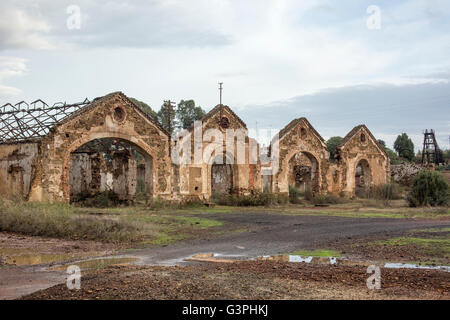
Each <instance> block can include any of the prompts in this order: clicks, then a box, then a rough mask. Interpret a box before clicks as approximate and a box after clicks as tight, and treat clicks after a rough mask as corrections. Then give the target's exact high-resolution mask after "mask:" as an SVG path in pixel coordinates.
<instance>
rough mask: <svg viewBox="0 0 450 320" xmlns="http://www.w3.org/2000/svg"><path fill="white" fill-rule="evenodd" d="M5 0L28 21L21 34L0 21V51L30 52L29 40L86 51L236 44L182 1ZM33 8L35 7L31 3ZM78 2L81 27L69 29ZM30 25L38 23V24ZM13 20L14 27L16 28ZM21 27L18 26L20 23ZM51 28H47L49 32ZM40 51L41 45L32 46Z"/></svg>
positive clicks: (5, 4)
mask: <svg viewBox="0 0 450 320" xmlns="http://www.w3.org/2000/svg"><path fill="white" fill-rule="evenodd" d="M26 2H27V1H25V2H24V3H21V5H18V4H17V2H12V1H5V2H3V3H2V5H1V9H2V11H3V12H4V13H5V14H6V15H9V14H10V13H12V12H16V13H17V12H20V13H19V15H23V16H27V17H29V19H26V21H28V22H27V23H26V24H25V27H24V28H22V29H23V32H21V33H19V34H18V33H17V30H18V29H17V26H16V27H14V26H13V27H12V28H11V27H8V26H7V25H2V24H1V23H0V35H1V36H2V39H16V40H17V41H16V43H11V41H1V40H0V49H13V48H20V47H22V48H29V47H30V41H29V40H30V39H31V40H33V41H34V42H36V43H38V44H40V47H45V46H43V45H42V43H44V44H45V43H48V42H51V43H52V44H53V45H54V46H56V47H63V46H65V45H75V46H83V47H132V48H152V47H180V46H186V47H205V46H223V45H228V44H230V43H232V42H233V39H232V37H230V36H229V35H227V34H224V33H222V32H220V31H219V30H217V29H216V28H215V25H214V23H213V21H211V19H209V20H207V19H205V16H204V15H207V14H208V12H202V10H201V9H202V7H201V6H200V7H199V8H197V9H198V10H188V12H186V7H184V8H183V7H182V5H181V4H182V3H183V2H178V3H175V4H174V5H167V3H165V2H164V1H143V0H135V1H130V0H128V1H125V0H123V1H107V0H100V1H95V2H93V1H87V0H81V1H77V2H76V3H74V2H73V1H71V0H70V1H69V0H63V1H57V2H56V1H48V0H40V1H28V5H25V3H26ZM31 4H34V5H31ZM72 4H76V5H78V6H79V7H80V10H81V28H80V29H79V30H78V29H73V30H69V29H68V28H67V27H66V21H67V18H68V17H69V14H68V13H67V12H66V9H67V7H68V6H69V5H72ZM29 21H35V23H34V25H33V24H30V23H29ZM16 22H17V21H14V20H12V21H11V23H12V24H14V23H15V24H17V23H16ZM19 26H20V25H19ZM47 26H49V28H47ZM31 47H32V48H36V47H38V46H37V45H35V46H31Z"/></svg>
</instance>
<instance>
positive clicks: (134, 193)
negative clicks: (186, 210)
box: [69, 138, 153, 203]
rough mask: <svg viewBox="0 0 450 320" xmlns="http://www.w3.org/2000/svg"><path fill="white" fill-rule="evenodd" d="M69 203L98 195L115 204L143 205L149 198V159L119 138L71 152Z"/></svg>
mask: <svg viewBox="0 0 450 320" xmlns="http://www.w3.org/2000/svg"><path fill="white" fill-rule="evenodd" d="M69 194H70V202H78V201H84V200H86V199H89V198H93V197H97V196H99V195H102V197H103V198H105V197H110V198H111V199H112V200H113V201H115V202H117V203H135V202H136V201H138V202H147V201H148V200H151V198H152V194H153V159H152V157H151V156H150V155H149V154H147V153H146V152H145V151H144V150H142V148H140V147H139V146H137V145H135V144H134V143H132V142H130V141H127V140H124V139H119V138H100V139H94V140H91V141H89V142H87V143H85V144H83V145H82V146H80V147H78V148H77V149H76V150H74V151H73V152H71V154H70V161H69Z"/></svg>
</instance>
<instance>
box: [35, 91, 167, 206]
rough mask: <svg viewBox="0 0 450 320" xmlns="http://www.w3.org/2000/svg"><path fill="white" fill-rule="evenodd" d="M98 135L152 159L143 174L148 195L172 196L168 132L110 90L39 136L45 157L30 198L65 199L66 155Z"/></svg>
mask: <svg viewBox="0 0 450 320" xmlns="http://www.w3.org/2000/svg"><path fill="white" fill-rule="evenodd" d="M117 108H120V110H121V112H117ZM101 138H119V139H123V140H126V141H128V142H130V143H132V144H134V145H136V146H138V147H139V148H140V149H142V150H143V151H144V152H145V153H146V154H148V155H149V156H150V157H151V159H152V160H151V161H153V163H152V166H151V168H153V172H152V174H146V176H148V178H151V179H153V181H152V182H151V183H150V185H151V186H153V187H152V196H161V197H165V198H171V197H172V196H173V194H172V191H171V176H172V170H171V162H170V158H169V136H168V134H167V133H166V132H165V131H163V129H161V128H160V127H158V125H157V124H155V122H154V121H152V120H150V119H149V118H148V117H147V116H146V115H145V114H144V113H143V112H141V111H140V110H139V109H138V108H137V107H136V106H134V105H133V104H132V103H131V102H130V101H129V100H128V99H127V98H126V96H125V95H123V94H122V93H114V94H110V95H107V96H105V97H102V98H100V99H97V100H94V102H93V103H92V104H91V105H90V106H88V107H85V108H84V109H82V110H80V112H76V113H75V114H73V115H72V116H70V117H69V118H68V119H66V120H65V121H63V122H62V123H60V124H59V125H57V126H56V127H54V128H53V129H52V131H51V133H50V134H49V135H48V136H46V137H44V138H42V140H41V145H42V148H41V152H42V154H41V157H42V158H45V159H47V160H46V161H45V162H42V168H41V169H42V174H41V176H40V178H41V179H40V181H39V182H38V183H37V184H36V186H35V187H33V188H32V191H31V194H32V199H34V200H40V201H41V200H44V201H66V202H68V201H69V200H70V191H69V189H70V188H69V168H70V154H71V153H72V152H73V151H75V150H76V149H78V148H79V147H80V146H82V145H84V144H85V143H87V142H89V141H92V140H94V139H101ZM107 178H108V177H103V178H102V179H107Z"/></svg>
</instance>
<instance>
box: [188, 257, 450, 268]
mask: <svg viewBox="0 0 450 320" xmlns="http://www.w3.org/2000/svg"><path fill="white" fill-rule="evenodd" d="M184 260H186V261H197V262H216V263H235V262H238V261H243V260H267V261H281V262H291V263H308V264H317V265H327V264H328V265H330V264H332V265H344V266H355V265H358V266H369V265H378V266H380V267H383V268H388V269H429V270H440V271H446V272H450V266H434V265H433V266H432V265H422V264H413V263H395V262H380V261H363V260H353V259H348V258H346V257H317V256H300V255H290V254H280V255H274V256H260V257H257V258H249V257H247V258H244V257H243V256H241V255H238V256H233V255H224V254H218V253H201V254H196V255H193V256H190V257H188V258H185V259H184Z"/></svg>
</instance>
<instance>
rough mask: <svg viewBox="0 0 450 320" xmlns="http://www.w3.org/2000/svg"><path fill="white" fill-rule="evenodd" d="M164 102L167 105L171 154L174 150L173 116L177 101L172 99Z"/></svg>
mask: <svg viewBox="0 0 450 320" xmlns="http://www.w3.org/2000/svg"><path fill="white" fill-rule="evenodd" d="M164 104H165V105H166V108H167V109H166V118H167V131H169V135H170V138H169V155H171V152H172V146H171V141H172V130H173V128H172V117H173V113H174V111H173V105H174V104H175V102H173V101H170V100H164Z"/></svg>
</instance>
